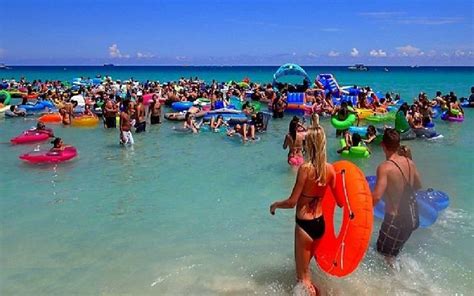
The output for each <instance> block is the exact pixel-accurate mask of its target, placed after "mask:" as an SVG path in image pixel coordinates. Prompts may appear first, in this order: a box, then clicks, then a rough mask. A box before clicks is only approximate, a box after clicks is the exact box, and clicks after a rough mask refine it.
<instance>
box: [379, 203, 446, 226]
mask: <svg viewBox="0 0 474 296" xmlns="http://www.w3.org/2000/svg"><path fill="white" fill-rule="evenodd" d="M417 201H418V213H419V215H420V227H421V228H427V227H429V226H431V225H433V224H434V223H435V222H436V219H438V211H436V209H434V208H433V207H432V206H431V205H429V204H428V203H427V202H425V201H423V200H420V199H417ZM374 216H375V217H376V218H378V219H381V220H383V218H384V216H385V202H384V201H383V200H380V201H379V202H378V203H377V205H376V206H375V208H374Z"/></svg>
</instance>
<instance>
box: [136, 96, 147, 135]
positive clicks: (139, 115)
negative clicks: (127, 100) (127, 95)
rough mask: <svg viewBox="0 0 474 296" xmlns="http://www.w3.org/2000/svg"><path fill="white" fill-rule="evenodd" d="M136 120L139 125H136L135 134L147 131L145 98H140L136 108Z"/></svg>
mask: <svg viewBox="0 0 474 296" xmlns="http://www.w3.org/2000/svg"><path fill="white" fill-rule="evenodd" d="M135 119H136V121H137V123H136V124H135V127H136V130H135V132H136V133H137V134H138V133H141V132H145V130H146V117H145V106H144V105H143V97H142V96H139V97H138V104H137V106H136V113H135Z"/></svg>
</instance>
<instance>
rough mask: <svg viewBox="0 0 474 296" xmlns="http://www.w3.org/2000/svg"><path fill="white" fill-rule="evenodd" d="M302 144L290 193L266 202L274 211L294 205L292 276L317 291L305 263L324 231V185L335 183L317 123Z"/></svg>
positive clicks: (307, 262) (333, 184)
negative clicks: (303, 152) (300, 160)
mask: <svg viewBox="0 0 474 296" xmlns="http://www.w3.org/2000/svg"><path fill="white" fill-rule="evenodd" d="M305 146H306V148H305V149H306V156H307V157H308V161H307V162H306V163H305V164H303V165H302V166H301V167H300V168H299V169H298V175H297V178H296V182H295V185H294V187H293V191H292V193H291V195H290V197H288V198H287V199H285V200H282V201H277V202H274V203H273V204H272V205H271V206H270V213H271V214H272V215H274V214H275V210H276V209H278V208H280V209H291V208H294V207H295V206H296V217H295V221H296V226H295V263H296V277H297V280H298V282H301V283H302V284H304V285H305V286H306V288H307V289H308V290H309V292H310V294H311V295H317V294H318V293H317V289H316V287H315V286H314V285H313V283H312V281H311V272H310V268H309V263H310V261H311V258H312V257H313V250H315V247H316V246H317V244H318V243H319V239H320V238H321V237H322V236H323V234H324V218H323V216H322V203H321V201H322V197H323V195H324V193H325V191H326V188H327V186H331V187H332V188H334V187H335V185H336V184H335V183H336V178H335V176H336V172H335V170H334V167H333V166H332V165H331V164H329V163H327V162H326V135H325V133H324V129H323V128H322V127H321V126H319V125H317V124H314V125H313V126H312V127H310V128H309V130H308V132H307V134H306V139H305Z"/></svg>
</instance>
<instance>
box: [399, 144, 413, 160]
mask: <svg viewBox="0 0 474 296" xmlns="http://www.w3.org/2000/svg"><path fill="white" fill-rule="evenodd" d="M397 152H398V155H401V156H405V157H407V158H409V159H413V158H412V155H411V149H410V147H408V146H407V145H400V147H398V151H397Z"/></svg>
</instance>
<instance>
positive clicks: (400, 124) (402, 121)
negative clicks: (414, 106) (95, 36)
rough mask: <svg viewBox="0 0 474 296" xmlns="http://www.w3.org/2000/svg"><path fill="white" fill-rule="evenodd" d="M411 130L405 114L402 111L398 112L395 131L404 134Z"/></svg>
mask: <svg viewBox="0 0 474 296" xmlns="http://www.w3.org/2000/svg"><path fill="white" fill-rule="evenodd" d="M409 129H410V124H408V120H407V118H406V117H405V114H403V112H402V111H398V112H397V115H395V130H396V131H397V132H399V133H404V132H406V131H408V130H409Z"/></svg>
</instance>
